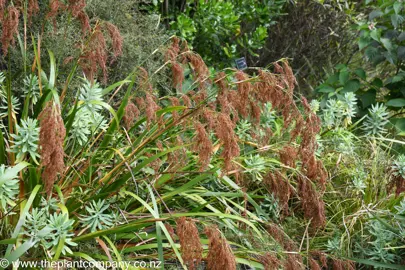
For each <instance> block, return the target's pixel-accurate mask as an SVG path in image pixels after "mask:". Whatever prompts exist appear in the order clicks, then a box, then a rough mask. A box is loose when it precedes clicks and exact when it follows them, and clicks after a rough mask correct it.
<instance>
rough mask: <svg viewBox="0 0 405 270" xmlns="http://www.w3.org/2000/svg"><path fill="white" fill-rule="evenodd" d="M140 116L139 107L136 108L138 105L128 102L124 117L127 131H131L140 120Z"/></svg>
mask: <svg viewBox="0 0 405 270" xmlns="http://www.w3.org/2000/svg"><path fill="white" fill-rule="evenodd" d="M139 115H140V111H139V109H138V107H136V105H135V104H134V103H133V102H132V101H130V102H128V104H127V106H126V107H125V114H124V117H123V118H122V119H123V121H124V124H125V128H126V129H127V130H129V129H131V127H132V125H133V123H134V120H135V119H136V118H138V117H139Z"/></svg>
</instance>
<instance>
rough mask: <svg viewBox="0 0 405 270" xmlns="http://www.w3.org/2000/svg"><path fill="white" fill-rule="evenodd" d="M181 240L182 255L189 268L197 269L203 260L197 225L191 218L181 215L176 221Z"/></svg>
mask: <svg viewBox="0 0 405 270" xmlns="http://www.w3.org/2000/svg"><path fill="white" fill-rule="evenodd" d="M176 224H177V235H178V237H179V240H180V250H181V257H182V258H183V260H184V263H185V264H186V265H187V267H188V269H190V270H193V269H197V266H198V265H199V264H200V263H201V260H202V251H203V248H202V245H201V242H200V236H199V233H198V229H197V226H196V225H195V223H194V221H193V220H192V219H191V218H186V217H181V218H179V219H178V220H177V221H176Z"/></svg>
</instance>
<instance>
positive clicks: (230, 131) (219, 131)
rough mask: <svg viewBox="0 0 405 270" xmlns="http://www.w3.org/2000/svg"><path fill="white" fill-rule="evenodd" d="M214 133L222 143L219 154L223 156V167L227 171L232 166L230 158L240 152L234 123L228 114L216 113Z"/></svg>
mask: <svg viewBox="0 0 405 270" xmlns="http://www.w3.org/2000/svg"><path fill="white" fill-rule="evenodd" d="M215 134H216V136H217V137H218V139H219V140H220V141H221V143H222V144H223V150H222V154H221V156H222V157H223V158H224V169H225V171H229V170H230V169H231V168H232V159H233V158H235V157H238V156H239V154H240V149H239V145H238V138H237V136H236V134H235V124H234V123H233V122H232V120H231V119H230V117H229V115H227V114H225V113H219V114H218V116H217V121H216V126H215Z"/></svg>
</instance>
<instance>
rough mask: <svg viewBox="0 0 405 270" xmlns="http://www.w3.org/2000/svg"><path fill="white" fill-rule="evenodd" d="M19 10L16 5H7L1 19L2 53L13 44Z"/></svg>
mask: <svg viewBox="0 0 405 270" xmlns="http://www.w3.org/2000/svg"><path fill="white" fill-rule="evenodd" d="M19 17H20V12H19V11H18V9H17V8H16V7H13V6H9V7H8V8H7V9H6V15H5V16H3V20H2V36H1V44H2V50H3V53H4V55H6V54H7V52H8V48H9V47H10V46H14V44H15V37H14V36H15V35H17V34H18V24H19Z"/></svg>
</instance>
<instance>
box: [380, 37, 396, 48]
mask: <svg viewBox="0 0 405 270" xmlns="http://www.w3.org/2000/svg"><path fill="white" fill-rule="evenodd" d="M380 41H381V43H382V44H383V46H384V48H385V49H387V51H392V49H393V47H392V43H391V40H389V39H388V38H380Z"/></svg>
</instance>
